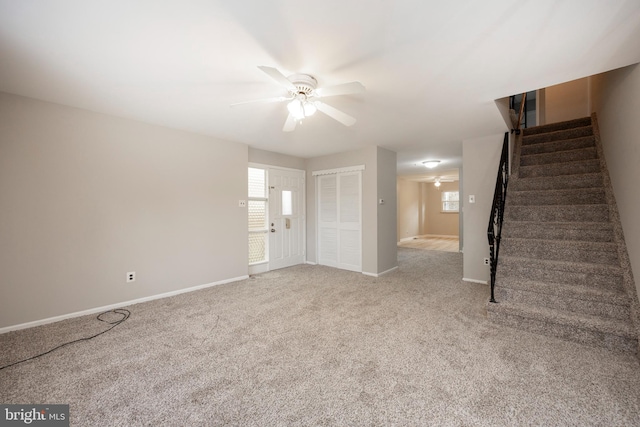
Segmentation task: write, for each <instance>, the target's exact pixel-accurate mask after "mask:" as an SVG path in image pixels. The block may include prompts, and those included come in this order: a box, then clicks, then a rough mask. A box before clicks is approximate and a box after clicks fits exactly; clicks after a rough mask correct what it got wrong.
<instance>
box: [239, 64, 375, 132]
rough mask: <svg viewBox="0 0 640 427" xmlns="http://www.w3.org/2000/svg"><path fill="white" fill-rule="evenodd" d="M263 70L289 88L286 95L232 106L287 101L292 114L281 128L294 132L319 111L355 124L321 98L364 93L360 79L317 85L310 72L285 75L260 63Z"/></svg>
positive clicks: (351, 118) (347, 116)
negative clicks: (305, 119) (319, 86)
mask: <svg viewBox="0 0 640 427" xmlns="http://www.w3.org/2000/svg"><path fill="white" fill-rule="evenodd" d="M258 68H259V69H260V70H262V71H263V72H264V73H266V74H267V75H268V76H269V77H271V78H272V79H273V80H275V81H276V82H277V83H278V84H280V86H282V87H284V88H285V89H287V91H288V94H287V96H279V97H275V98H266V99H256V100H252V101H244V102H237V103H235V104H231V106H232V107H235V106H238V105H244V104H251V103H254V102H262V103H269V102H285V101H288V104H287V110H289V115H288V116H287V120H286V121H285V122H284V126H283V128H282V130H283V131H284V132H291V131H293V130H294V129H295V128H296V124H297V123H298V122H300V121H302V119H304V118H306V117H309V116H312V115H313V114H315V112H316V111H317V110H319V111H321V112H323V113H324V114H326V115H327V116H329V117H331V118H332V119H334V120H337V121H339V122H340V123H342V124H343V125H345V126H352V125H353V124H354V123H355V122H356V119H355V118H353V117H351V116H350V115H348V114H346V113H344V112H342V111H340V110H338V109H337V108H334V107H332V106H330V105H328V104H325V103H324V102H322V101H320V98H325V97H328V96H336V95H349V94H354V93H362V92H364V91H365V90H366V89H365V87H364V86H363V85H362V83H360V82H349V83H343V84H339V85H335V86H329V87H325V88H318V82H317V80H316V79H315V78H313V77H312V76H310V75H308V74H293V75H291V76H289V77H285V75H284V74H282V73H281V72H280V71H278V70H277V69H276V68H273V67H267V66H264V65H262V66H258Z"/></svg>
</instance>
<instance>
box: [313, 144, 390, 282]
mask: <svg viewBox="0 0 640 427" xmlns="http://www.w3.org/2000/svg"><path fill="white" fill-rule="evenodd" d="M381 150H382V149H380V148H379V147H366V148H362V149H360V150H355V151H349V152H346V153H340V154H335V155H330V156H322V157H316V158H312V159H308V160H307V260H308V261H310V262H316V261H317V255H316V247H317V243H316V180H315V177H314V176H312V172H314V171H318V170H326V169H335V168H341V167H347V166H355V165H364V166H365V170H364V171H363V172H362V271H363V272H365V273H372V274H378V273H382V272H384V271H386V269H382V270H380V269H379V267H380V268H384V267H385V266H387V265H390V264H392V263H393V260H394V259H397V248H396V246H395V243H396V240H395V239H396V236H395V234H396V233H395V230H396V215H395V214H393V215H391V214H389V212H387V211H388V210H389V209H390V208H391V207H392V208H393V209H392V210H393V211H394V212H395V203H396V195H395V191H396V188H395V185H396V177H395V173H396V171H395V153H393V156H391V155H386V153H385V154H381V156H384V158H383V159H382V160H381V165H380V166H381V167H382V169H383V170H382V171H381V178H380V180H381V181H382V182H379V179H378V156H379V153H384V152H382V151H381ZM384 151H387V150H384ZM391 157H393V158H394V160H393V174H392V177H391V165H389V161H390V158H391ZM387 181H390V184H389V183H387ZM379 191H380V195H381V196H382V197H386V199H387V200H389V203H391V204H389V203H386V204H385V205H378V192H379ZM391 193H393V194H391ZM379 206H381V208H380V209H381V210H383V212H384V214H382V215H381V222H380V224H379V223H378V210H379V208H378V207H379ZM382 206H384V208H382ZM384 227H390V228H391V229H392V231H393V232H392V233H389V234H391V235H392V237H393V240H392V242H393V247H394V249H393V250H390V249H389V248H390V245H389V243H388V242H386V241H381V240H379V237H380V238H381V239H388V238H389V236H388V235H387V234H384V235H381V236H378V234H379V231H380V230H381V229H383V228H384ZM379 250H380V251H381V254H382V255H381V256H384V257H386V258H385V260H384V262H382V263H380V262H379V261H380V260H379V258H378V251H379Z"/></svg>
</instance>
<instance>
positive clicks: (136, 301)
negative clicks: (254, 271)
mask: <svg viewBox="0 0 640 427" xmlns="http://www.w3.org/2000/svg"><path fill="white" fill-rule="evenodd" d="M248 278H249V276H240V277H234V278H232V279H225V280H220V281H218V282H213V283H207V284H204V285H197V286H192V287H190V288H185V289H178V290H176V291H171V292H165V293H162V294H157V295H151V296H148V297H143V298H138V299H134V300H130V301H123V302H119V303H117V304H110V305H105V306H102V307H96V308H90V309H88V310H82V311H76V312H74V313H69V314H62V315H60V316H54V317H48V318H46V319H41V320H34V321H33V322H27V323H20V324H18V325H12V326H5V327H4V328H0V334H5V333H7V332H11V331H18V330H20V329H27V328H33V327H35V326H41V325H46V324H48V323H54V322H59V321H61V320H65V319H71V318H73V317H80V316H86V315H88V314H96V313H102V312H105V311H109V310H113V309H114V308H122V307H127V306H130V305H134V304H140V303H142V302H147V301H153V300H156V299H161V298H168V297H172V296H175V295H180V294H185V293H187V292H193V291H199V290H200V289H205V288H210V287H212V286H218V285H224V284H226V283H231V282H239V281H240V280H244V279H248Z"/></svg>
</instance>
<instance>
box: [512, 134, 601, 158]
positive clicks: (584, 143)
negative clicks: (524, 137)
mask: <svg viewBox="0 0 640 427" xmlns="http://www.w3.org/2000/svg"><path fill="white" fill-rule="evenodd" d="M595 146H596V142H595V138H594V137H593V136H588V137H586V138H575V139H565V140H562V141H555V142H545V143H540V144H533V145H526V146H524V147H522V149H521V151H520V155H521V156H528V155H530V154H543V153H554V152H556V151H567V150H578V149H581V148H591V147H595Z"/></svg>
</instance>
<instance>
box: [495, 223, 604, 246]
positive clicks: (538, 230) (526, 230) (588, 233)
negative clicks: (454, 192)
mask: <svg viewBox="0 0 640 427" xmlns="http://www.w3.org/2000/svg"><path fill="white" fill-rule="evenodd" d="M502 238H503V239H504V238H521V239H545V240H553V239H555V240H564V241H586V242H612V241H613V234H612V232H611V230H581V229H577V230H572V229H560V228H554V227H548V228H545V227H537V226H535V227H534V226H518V227H513V226H511V227H510V226H509V224H508V223H507V224H505V225H503V229H502Z"/></svg>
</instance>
